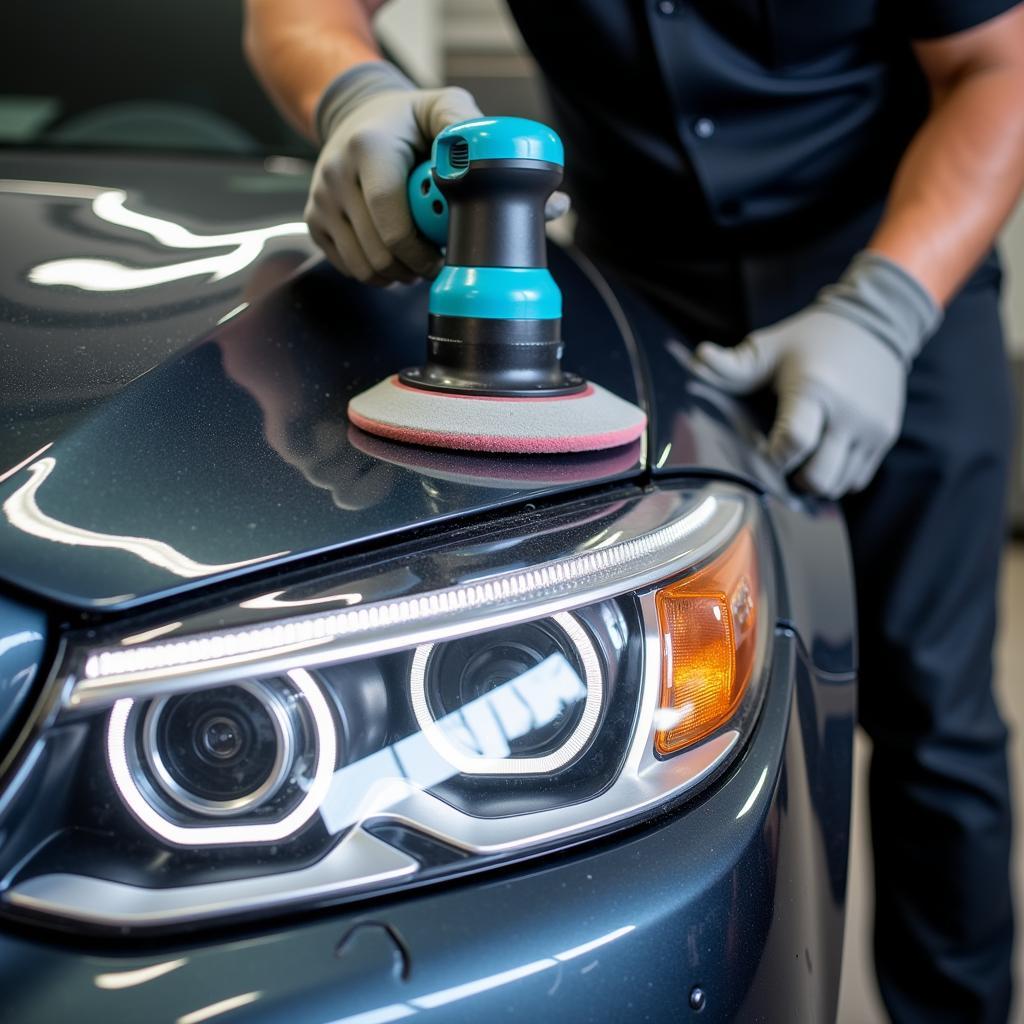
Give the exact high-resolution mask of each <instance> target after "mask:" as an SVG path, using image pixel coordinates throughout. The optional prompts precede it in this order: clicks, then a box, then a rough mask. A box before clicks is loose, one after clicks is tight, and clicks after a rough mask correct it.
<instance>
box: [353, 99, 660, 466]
mask: <svg viewBox="0 0 1024 1024" xmlns="http://www.w3.org/2000/svg"><path fill="white" fill-rule="evenodd" d="M563 162H564V154H563V149H562V142H561V140H560V139H559V137H558V135H557V134H556V133H555V132H554V131H552V130H551V129H550V128H548V127H547V126H546V125H543V124H539V123H537V122H536V121H528V120H525V119H523V118H518V117H498V118H478V119H474V120H471V121H462V122H460V123H458V124H454V125H450V126H449V127H448V128H445V129H444V130H443V131H442V132H441V133H440V134H439V135H438V136H437V138H436V139H435V140H434V144H433V149H432V153H431V159H430V161H429V162H427V163H424V164H422V165H421V166H420V167H418V168H416V170H414V171H413V173H412V175H411V176H410V178H409V183H408V196H409V205H410V209H411V211H412V215H413V219H414V221H415V223H416V225H417V227H418V228H419V230H420V231H421V232H422V233H423V234H424V235H425V236H426V237H428V238H430V239H432V240H433V241H434V242H436V243H437V244H438V245H441V246H444V247H445V265H444V267H443V269H442V270H441V273H440V274H439V275H438V277H437V280H436V281H435V282H434V284H433V286H432V288H431V289H430V301H429V327H428V333H427V360H426V362H425V363H424V365H422V366H418V367H412V368H410V369H406V370H403V371H402V372H401V373H399V374H397V375H395V376H394V377H391V378H388V379H387V380H386V381H382V382H381V383H380V384H378V385H376V386H375V387H373V388H371V389H369V391H366V392H363V394H361V395H358V396H356V398H354V399H353V400H352V401H351V402H350V403H349V419H350V420H351V421H352V422H353V423H354V424H355V425H356V426H358V427H360V428H362V429H364V430H368V431H370V432H372V433H376V434H379V435H382V436H384V437H389V438H392V439H397V440H402V441H411V442H414V443H418V444H426V445H434V446H440V447H447V448H463V449H471V450H483V451H503V452H566V451H587V450H591V449H597V448H609V447H614V446H616V445H621V444H626V443H629V442H631V441H635V440H636V439H637V438H638V437H639V435H640V434H641V433H642V432H643V429H644V426H645V424H646V417H645V416H644V414H643V412H642V411H641V410H640V409H637V408H636V407H635V406H633V405H631V404H629V403H628V402H624V401H623V400H622V399H620V398H618V397H616V396H615V395H612V394H611V393H610V392H608V391H605V390H604V389H603V388H600V387H598V386H597V385H594V384H590V383H588V382H587V381H585V380H584V379H583V378H582V377H580V376H578V375H576V374H572V373H567V372H565V371H564V370H563V369H562V364H561V360H562V353H563V343H562V335H561V324H562V294H561V292H560V291H559V288H558V285H557V284H556V283H555V280H554V278H553V277H552V276H551V273H550V271H549V270H548V267H547V239H546V236H545V230H544V228H545V219H544V207H545V204H546V202H547V199H548V197H549V196H550V195H551V193H552V192H553V191H554V190H555V189H556V188H557V187H558V185H559V183H560V182H561V180H562V168H563Z"/></svg>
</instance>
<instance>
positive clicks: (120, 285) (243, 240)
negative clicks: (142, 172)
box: [28, 189, 307, 292]
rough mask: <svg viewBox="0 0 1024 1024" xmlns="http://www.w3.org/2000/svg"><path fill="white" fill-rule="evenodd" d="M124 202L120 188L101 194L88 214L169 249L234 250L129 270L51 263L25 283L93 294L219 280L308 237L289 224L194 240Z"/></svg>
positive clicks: (89, 261)
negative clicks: (266, 252)
mask: <svg viewBox="0 0 1024 1024" xmlns="http://www.w3.org/2000/svg"><path fill="white" fill-rule="evenodd" d="M127 198H128V197H127V193H125V192H124V191H123V190H121V189H107V190H104V191H103V192H100V193H99V195H97V196H96V197H95V198H94V199H93V201H92V211H93V213H94V214H95V215H96V216H97V217H98V218H99V219H100V220H103V221H106V223H108V224H114V225H116V226H117V227H123V228H128V229H130V230H133V231H140V232H142V233H144V234H147V235H149V236H150V237H151V238H152V239H154V240H155V241H156V242H159V243H160V244H161V245H163V246H165V247H166V248H169V249H219V248H224V247H226V246H233V247H234V249H233V251H232V252H227V253H222V254H220V255H217V256H205V257H201V258H199V259H194V260H185V261H183V262H180V263H172V264H169V265H165V266H162V267H128V266H125V265H124V264H123V263H118V262H116V261H115V260H105V259H97V258H91V257H74V258H70V259H59V260H50V261H48V262H46V263H40V264H39V265H38V266H36V267H33V268H32V269H31V270H30V271H29V274H28V279H29V280H30V281H31V282H32V283H33V284H39V285H70V286H72V287H74V288H81V289H82V290H83V291H93V292H114V291H134V290H135V289H138V288H149V287H152V286H153V285H157V284H165V283H167V282H168V281H178V280H181V279H182V278H186V277H194V276H197V275H201V274H209V275H210V280H212V281H220V280H221V279H223V278H225V277H230V276H231V275H232V274H237V273H238V272H239V271H240V270H244V269H245V267H247V266H249V264H250V263H252V262H253V261H254V260H255V259H256V258H257V257H258V256H259V255H260V253H261V252H262V251H263V247H264V246H265V245H266V243H267V242H268V241H269V240H270V239H272V238H281V237H284V236H287V235H304V234H306V233H307V228H306V225H305V224H303V223H301V222H291V223H286V224H271V225H269V226H268V227H265V228H249V229H247V230H245V231H229V232H225V233H224V234H219V235H197V234H195V233H194V232H192V231H189V230H188V228H186V227H183V226H182V225H181V224H175V223H174V221H170V220H166V219H165V218H163V217H154V216H152V215H150V214H145V213H138V212H136V211H134V210H129V209H128V208H127V207H126V206H125V201H126V200H127Z"/></svg>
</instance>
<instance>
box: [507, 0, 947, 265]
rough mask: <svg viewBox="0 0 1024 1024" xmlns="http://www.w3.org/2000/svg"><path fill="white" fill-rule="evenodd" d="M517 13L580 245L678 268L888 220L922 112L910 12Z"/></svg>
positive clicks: (655, 5) (667, 4)
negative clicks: (904, 19)
mask: <svg viewBox="0 0 1024 1024" xmlns="http://www.w3.org/2000/svg"><path fill="white" fill-rule="evenodd" d="M509 6H510V8H511V10H512V13H513V15H514V16H515V18H516V21H517V22H518V24H519V27H520V29H521V31H522V33H523V37H524V39H525V40H526V43H527V45H528V46H529V48H530V50H531V51H532V53H533V54H534V56H535V58H536V59H537V62H538V64H539V65H540V67H541V69H542V71H543V73H544V76H545V78H546V80H547V83H548V86H549V91H550V94H551V99H552V104H553V106H554V112H555V115H556V120H557V122H558V127H559V129H560V130H561V132H562V133H563V137H564V140H565V143H566V164H567V182H568V186H569V189H570V191H571V192H572V194H573V198H574V201H575V203H576V205H577V208H578V210H579V212H580V214H581V223H582V225H583V230H584V232H590V233H591V234H594V233H595V232H596V233H597V234H598V235H599V236H600V237H599V238H598V239H597V242H599V243H600V244H603V245H604V246H605V247H606V248H608V249H614V248H615V247H616V246H625V245H632V246H642V247H643V248H644V250H645V251H646V252H647V253H648V254H650V256H651V257H652V258H655V259H665V258H671V255H672V254H673V253H674V252H685V253H687V254H690V255H694V254H698V253H699V252H701V251H702V250H705V249H720V250H722V249H724V250H725V251H729V250H731V249H733V248H734V247H737V246H742V247H744V248H745V249H748V250H749V249H750V248H751V247H755V248H763V249H771V248H774V247H775V246H776V245H778V244H780V243H782V244H785V242H787V241H789V240H792V241H798V240H800V239H802V238H806V237H809V236H810V235H812V234H813V233H815V232H818V231H821V230H823V229H827V227H828V226H829V225H830V224H838V223H840V222H842V221H844V220H846V219H848V218H849V217H850V216H851V215H854V214H855V213H856V212H857V211H859V210H861V209H863V208H865V207H866V206H868V205H871V204H875V203H877V202H878V200H879V198H880V197H881V196H882V195H883V194H884V192H885V190H886V188H887V186H888V184H889V182H890V180H891V177H892V173H893V171H894V169H895V166H896V164H897V162H898V161H899V158H900V156H901V155H902V153H903V151H904V149H905V148H906V145H907V143H908V141H909V139H910V137H911V135H912V134H913V132H914V130H915V129H916V128H917V126H918V125H919V124H920V121H921V119H922V118H923V116H924V114H925V111H926V109H927V103H926V90H925V88H924V83H923V80H922V78H921V75H920V72H919V71H918V69H917V67H916V64H915V63H914V61H913V58H912V55H911V51H910V47H909V42H908V41H907V38H906V33H905V32H902V31H901V30H900V26H899V25H898V23H896V22H895V21H894V20H893V15H892V14H891V11H893V10H895V9H897V8H898V5H884V4H882V3H881V2H880V0H831V2H829V0H559V2H558V3H554V4H553V3H550V2H541V0H509ZM780 235H785V236H787V237H786V238H782V237H780ZM608 255H612V254H611V253H610V252H609V253H608ZM622 256H623V258H624V259H628V257H629V254H626V253H624V254H622Z"/></svg>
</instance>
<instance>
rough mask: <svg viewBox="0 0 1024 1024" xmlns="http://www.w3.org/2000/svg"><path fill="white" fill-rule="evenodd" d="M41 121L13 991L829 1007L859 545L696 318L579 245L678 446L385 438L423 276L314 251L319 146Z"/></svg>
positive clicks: (47, 1002) (30, 236) (26, 397)
mask: <svg viewBox="0 0 1024 1024" xmlns="http://www.w3.org/2000/svg"><path fill="white" fill-rule="evenodd" d="M6 88H7V87H5V89H6ZM22 91H24V92H26V93H28V92H31V89H30V88H26V89H24V90H21V89H14V90H12V94H13V93H14V92H17V93H19V95H20V93H21V92H22ZM15 98H16V97H15ZM28 99H29V100H31V97H28ZM26 102H28V101H27V100H26ZM30 105H31V104H29V105H28V106H24V104H23V106H24V109H25V110H26V111H29V107H30ZM29 112H30V113H31V111H29ZM36 115H37V126H36V127H35V128H33V129H32V130H31V131H27V132H25V133H24V135H23V138H22V142H21V144H18V145H12V146H8V147H7V148H5V149H4V150H3V151H2V152H0V231H2V237H3V239H4V245H3V247H2V249H0V367H2V369H0V388H2V391H3V401H2V406H0V424H2V427H0V577H2V584H0V984H2V990H3V996H2V999H3V1003H2V1005H3V1010H2V1017H3V1019H5V1020H10V1021H17V1022H19V1024H20V1022H26V1024H27V1022H34V1021H39V1022H51V1021H58V1020H76V1021H109V1022H114V1021H118V1022H120V1021H125V1022H135V1021H140V1022H141V1021H146V1022H151V1021H153V1022H155V1021H171V1022H177V1024H200V1022H202V1021H207V1020H211V1021H216V1022H218V1024H220V1022H232V1024H233V1022H240V1021H245V1022H253V1024H255V1022H257V1021H275V1022H277V1021H282V1022H284V1021H286V1022H289V1024H306V1022H308V1024H329V1022H330V1024H334V1022H338V1024H340V1022H346V1024H385V1022H388V1021H399V1020H405V1019H407V1018H415V1019H416V1020H422V1021H424V1024H427V1022H431V1021H489V1020H503V1019H515V1020H523V1019H528V1020H534V1021H549V1020H550V1021H560V1020H562V1021H662V1020H682V1021H686V1020H689V1019H691V1018H693V1019H695V1020H696V1019H700V1020H734V1019H739V1020H751V1021H753V1020H763V1021H826V1020H830V1019H832V1018H833V1017H834V1013H835V1005H836V997H837V991H838V981H839V969H840V956H841V948H842V932H843V912H844V903H845V889H846V879H847V847H848V835H849V812H850V786H851V751H852V729H853V722H854V703H855V664H854V653H853V652H854V610H853V599H852V585H851V569H850V563H849V557H848V552H847V546H846V539H845V534H844V529H843V524H842V521H841V518H840V516H839V514H838V512H837V510H836V509H835V508H834V507H833V506H830V505H827V504H819V503H814V502H811V501H809V500H807V499H805V498H802V497H800V496H798V495H795V494H793V493H791V491H790V490H789V489H788V487H787V484H786V482H785V481H784V480H782V479H780V478H779V476H778V475H777V473H776V472H775V471H774V470H773V468H772V467H771V465H770V464H769V463H768V462H767V461H766V460H765V459H764V458H762V457H761V455H760V446H761V442H762V437H761V434H760V432H759V430H758V426H757V418H756V415H755V414H752V413H750V412H748V411H746V410H744V409H743V408H741V407H740V406H738V405H736V404H734V403H733V402H732V401H731V400H729V399H727V398H725V397H723V396H721V395H719V394H718V393H716V392H714V391H713V390H712V389H710V388H708V387H707V386H705V385H702V384H701V383H699V382H698V381H696V380H695V379H694V378H693V377H692V376H691V374H690V373H689V371H688V354H689V347H688V346H689V344H690V343H691V341H693V340H699V339H687V338H683V337H681V336H680V335H679V334H678V333H677V332H675V331H674V330H673V328H672V326H671V325H670V324H669V323H668V322H667V321H666V320H665V319H663V318H662V317H661V316H660V315H659V313H658V312H657V311H655V310H653V309H652V308H650V307H648V306H647V305H645V304H644V303H643V302H642V301H641V300H640V299H639V298H637V297H636V296H635V295H633V294H631V293H630V292H628V291H627V290H626V289H624V288H623V287H621V286H620V285H619V284H617V283H616V282H615V281H614V280H610V279H608V278H606V277H605V276H604V275H603V274H602V272H601V270H600V269H599V268H598V267H595V266H594V265H592V264H591V263H590V262H588V261H587V259H586V258H585V257H584V256H582V255H581V254H579V253H576V252H573V251H571V250H564V249H561V248H559V247H557V246H553V247H552V250H551V253H550V264H551V269H552V273H553V274H554V276H555V278H556V280H557V281H558V284H559V285H560V287H561V289H562V291H563V294H564V302H565V319H564V331H565V337H566V339H567V356H566V363H567V365H568V366H569V367H571V368H572V369H575V370H578V371H580V372H582V373H584V374H585V375H586V376H587V377H588V378H589V379H591V380H593V381H595V382H597V383H599V384H601V385H603V386H605V387H606V388H609V389H610V390H612V391H614V392H616V393H618V394H619V395H621V396H623V397H624V398H626V399H628V400H630V401H633V402H636V403H638V404H640V405H641V406H642V407H643V408H644V409H645V411H646V412H647V413H648V416H649V418H650V423H649V430H648V433H647V435H646V437H645V438H644V439H643V440H642V442H641V443H639V444H637V445H634V446H629V447H627V448H625V449H616V450H611V451H607V452H603V453H596V454H590V455H575V456H565V457H561V456H557V457H556V456H547V457H537V458H531V457H501V456H487V455H474V454H458V453H451V452H440V451H432V450H429V449H424V448H417V447H414V446H406V445H401V444H397V443H392V442H387V441H383V440H381V439H378V438H374V437H371V436H370V435H367V434H364V433H362V432H360V431H359V430H358V429H356V428H354V427H352V426H350V425H349V424H348V423H347V421H346V417H345V408H346V404H347V400H348V398H349V397H351V396H352V395H353V394H356V393H357V392H359V391H361V390H363V389H364V388H366V387H367V386H369V385H370V384H371V383H373V382H374V381H376V380H378V379H381V378H382V377H384V376H385V375H387V374H389V373H392V372H394V371H396V370H398V369H401V368H402V367H403V366H406V365H410V364H414V363H416V362H418V361H419V360H420V357H421V355H422V348H423V339H424V329H425V322H426V287H425V286H415V287H410V288H397V289H390V290H385V291H377V290H371V289H367V288H363V287H361V286H358V285H355V284H353V283H351V282H348V281H345V280H343V279H342V278H340V277H339V276H338V275H337V274H336V273H335V272H334V271H333V270H332V269H330V268H329V267H328V266H327V265H326V264H324V263H323V262H321V261H318V260H317V258H316V256H315V253H314V250H313V247H312V245H311V243H310V241H309V239H308V237H307V235H306V232H305V228H304V226H303V225H302V223H301V211H302V207H303V202H304V196H305V188H306V184H307V180H308V177H307V168H306V166H305V165H304V164H302V163H300V162H298V161H295V160H293V159H290V158H281V157H272V156H268V155H266V153H265V151H261V150H264V149H265V147H261V145H260V143H259V142H258V140H256V139H255V138H252V137H249V136H247V134H246V130H245V128H244V127H239V126H238V125H237V124H229V125H226V126H225V125H224V124H223V123H222V120H219V119H220V118H221V115H218V114H217V113H216V112H215V111H214V110H213V109H212V108H210V109H203V110H199V109H196V108H194V107H193V108H187V107H185V106H183V105H178V106H176V107H169V106H167V105H166V104H164V105H161V106H160V107H159V109H158V108H155V107H150V108H138V107H131V106H128V107H125V106H120V107H116V106H115V107H111V106H105V105H99V106H93V107H90V108H88V109H85V110H80V111H72V112H71V113H69V114H68V115H67V116H64V117H62V116H60V115H59V114H55V113H54V112H53V111H50V113H49V114H47V113H46V112H45V111H43V112H40V111H38V110H37V111H36ZM232 132H234V133H235V134H234V135H232ZM154 138H155V139H156V142H154ZM211 138H217V139H221V140H223V139H225V138H230V139H237V140H239V141H238V142H237V147H236V148H237V149H238V153H237V154H233V155H232V154H226V153H224V152H221V153H217V154H210V153H207V154H206V155H198V154H197V150H200V149H203V148H207V149H208V148H209V146H208V145H207V143H208V141H209V139H211ZM8 141H11V140H10V139H8ZM145 144H150V145H160V146H161V147H162V148H161V149H160V150H159V151H155V150H153V149H149V150H145V149H142V148H140V147H142V146H143V145H145ZM172 148H173V149H176V150H177V152H171V151H170V150H171V149H172ZM186 150H188V152H186Z"/></svg>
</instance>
